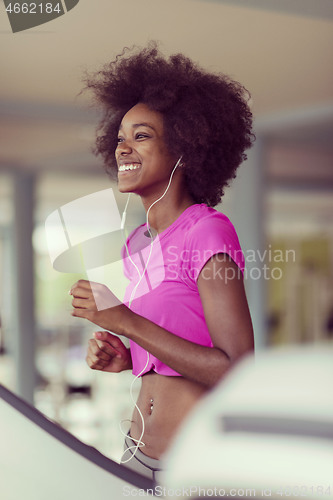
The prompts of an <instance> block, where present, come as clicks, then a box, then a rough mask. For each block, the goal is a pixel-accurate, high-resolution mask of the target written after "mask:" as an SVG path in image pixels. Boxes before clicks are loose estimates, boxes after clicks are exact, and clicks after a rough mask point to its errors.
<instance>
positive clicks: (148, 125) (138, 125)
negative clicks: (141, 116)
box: [119, 122, 156, 132]
mask: <svg viewBox="0 0 333 500" xmlns="http://www.w3.org/2000/svg"><path fill="white" fill-rule="evenodd" d="M138 127H149V128H151V129H152V130H153V131H154V132H156V129H155V128H154V127H153V126H152V125H150V124H149V123H146V122H142V123H133V125H132V128H134V129H135V128H138ZM122 129H123V126H122V125H120V127H119V130H122Z"/></svg>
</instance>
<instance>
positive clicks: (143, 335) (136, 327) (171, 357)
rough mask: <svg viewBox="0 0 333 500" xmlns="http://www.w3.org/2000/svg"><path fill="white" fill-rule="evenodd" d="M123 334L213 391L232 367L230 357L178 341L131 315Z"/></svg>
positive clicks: (184, 341) (177, 338)
mask: <svg viewBox="0 0 333 500" xmlns="http://www.w3.org/2000/svg"><path fill="white" fill-rule="evenodd" d="M123 334H124V335H125V336H126V337H127V338H129V339H130V340H133V341H134V342H135V343H137V344H138V345H140V346H141V347H142V348H143V349H145V350H146V351H148V352H149V353H151V354H152V355H153V356H155V357H156V358H158V359H159V360H160V361H162V363H165V364H166V365H168V366H169V367H170V368H172V369H173V370H175V371H176V372H178V373H180V375H182V376H183V377H186V378H188V379H190V380H193V381H195V382H197V383H199V384H202V385H204V386H207V387H212V386H213V385H214V384H215V383H216V382H218V380H220V378H221V377H222V376H223V375H224V373H225V372H226V371H227V370H228V368H229V367H230V365H231V360H230V358H229V356H228V355H227V353H225V352H224V351H223V350H221V349H219V348H216V347H213V348H212V347H205V346H201V345H198V344H195V343H194V342H190V341H188V340H185V339H182V338H180V337H177V336H176V335H174V334H173V333H171V332H169V331H167V330H165V329H164V328H162V327H160V326H158V325H156V324H155V323H153V322H152V321H150V320H148V319H146V318H144V317H142V316H139V315H138V314H135V313H133V314H131V315H129V316H128V319H127V321H126V322H125V324H124V330H123Z"/></svg>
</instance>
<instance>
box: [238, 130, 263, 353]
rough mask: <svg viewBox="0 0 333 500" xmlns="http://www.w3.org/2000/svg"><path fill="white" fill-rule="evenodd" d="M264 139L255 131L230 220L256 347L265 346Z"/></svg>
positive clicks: (240, 177)
mask: <svg viewBox="0 0 333 500" xmlns="http://www.w3.org/2000/svg"><path fill="white" fill-rule="evenodd" d="M262 153H263V139H261V138H260V136H258V135H257V139H256V141H255V143H254V145H253V147H252V148H251V149H250V150H249V151H248V152H247V156H248V159H247V160H246V162H244V164H243V165H241V167H240V168H239V171H238V174H237V177H236V179H235V180H234V181H233V183H232V186H231V190H232V213H231V220H232V222H233V224H234V225H235V228H236V231H237V233H238V237H239V241H240V244H241V247H242V249H243V252H244V255H245V258H246V259H247V260H246V274H245V278H246V279H245V288H246V293H247V298H248V302H249V307H250V312H251V316H252V322H253V328H254V335H255V344H256V348H257V349H260V348H263V347H265V345H266V340H267V334H266V318H265V315H266V304H265V295H266V292H265V285H266V283H265V278H264V269H263V268H264V264H265V263H264V262H261V261H260V256H262V255H263V252H264V250H265V227H264V224H265V221H264V183H265V176H264V168H263V154H262Z"/></svg>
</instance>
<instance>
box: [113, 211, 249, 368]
mask: <svg viewBox="0 0 333 500" xmlns="http://www.w3.org/2000/svg"><path fill="white" fill-rule="evenodd" d="M146 230H147V228H146V225H145V224H143V225H142V226H139V227H138V228H137V229H135V230H134V231H133V232H132V234H131V235H130V236H129V238H128V240H127V247H128V253H127V250H126V248H125V247H124V248H123V251H122V257H123V264H124V272H125V275H126V277H127V278H128V279H129V280H130V283H129V285H128V287H127V289H126V293H125V298H124V303H125V304H126V305H129V303H130V307H131V310H132V311H134V312H135V313H137V314H139V315H141V316H143V317H145V318H147V319H149V320H150V321H153V322H154V323H156V324H157V325H159V326H161V327H163V328H165V329H166V330H168V331H169V332H171V333H173V334H174V335H177V336H178V337H181V338H183V339H186V340H189V341H191V342H195V343H196V344H199V345H202V346H207V347H213V344H212V341H211V338H210V334H209V331H208V328H207V325H206V322H205V317H204V311H203V307H202V304H201V300H200V296H199V292H198V287H197V279H198V276H199V274H200V272H201V270H202V268H203V267H204V265H205V264H206V262H207V261H208V260H209V259H210V258H211V257H212V256H213V255H216V254H220V253H221V254H228V255H229V256H230V257H231V258H232V259H233V261H234V262H235V263H236V264H237V266H238V267H239V269H240V270H241V272H243V271H244V256H243V253H242V250H241V248H240V244H239V241H238V237H237V234H236V231H235V229H234V227H233V225H232V223H231V222H230V220H229V219H228V217H226V216H225V215H223V214H221V213H220V212H218V211H216V210H215V209H213V208H210V207H207V205H205V204H196V205H191V206H190V207H189V208H187V209H186V210H185V211H184V212H183V213H182V214H181V215H180V216H179V217H178V219H177V220H175V222H174V223H173V224H171V226H169V227H168V228H167V229H165V231H163V232H162V233H160V234H159V235H158V236H156V238H155V239H154V243H153V245H152V247H151V239H150V237H149V235H148V236H147V235H146V234H145V233H146ZM128 254H129V255H130V257H131V259H130V258H129V257H128ZM149 254H150V257H149ZM221 257H222V256H221ZM148 259H149V260H148ZM147 260H148V265H147V266H146V264H147ZM133 263H134V264H135V266H136V267H137V269H136V268H135V266H134V265H133ZM145 267H147V269H146V272H145V273H144V276H143V277H142V279H140V275H142V274H143V272H144V269H145ZM139 273H140V274H139ZM138 282H139V284H138ZM130 348H131V355H132V362H133V374H134V375H137V376H138V375H140V376H141V375H144V374H145V373H147V372H149V371H150V370H153V371H155V372H156V373H159V374H161V375H171V376H172V375H180V374H179V373H177V372H176V371H174V370H173V369H172V368H170V367H169V366H167V365H165V364H164V363H162V362H161V361H160V360H159V359H157V358H156V357H154V356H152V355H151V354H149V361H148V363H147V360H148V355H147V351H145V350H144V349H143V348H142V347H140V346H139V345H137V344H136V343H135V342H133V341H130ZM146 364H147V366H146Z"/></svg>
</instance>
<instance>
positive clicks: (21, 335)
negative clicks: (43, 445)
mask: <svg viewBox="0 0 333 500" xmlns="http://www.w3.org/2000/svg"><path fill="white" fill-rule="evenodd" d="M13 184H14V225H13V254H12V259H13V260H12V270H13V295H14V296H13V323H14V329H13V332H14V335H13V337H14V338H13V339H12V340H13V342H12V349H13V356H14V364H15V373H16V389H17V393H18V394H19V395H20V396H21V397H23V398H24V399H25V400H26V401H28V402H29V403H31V404H33V401H34V388H35V385H36V372H35V314H34V302H35V301H34V262H33V247H32V231H33V225H34V224H33V220H34V213H33V211H34V186H35V177H34V176H33V175H32V174H29V173H23V172H16V173H15V174H14V176H13Z"/></svg>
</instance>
